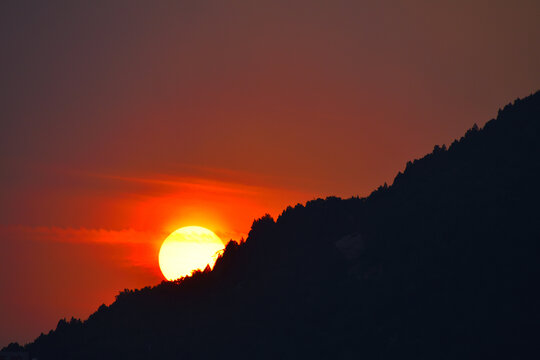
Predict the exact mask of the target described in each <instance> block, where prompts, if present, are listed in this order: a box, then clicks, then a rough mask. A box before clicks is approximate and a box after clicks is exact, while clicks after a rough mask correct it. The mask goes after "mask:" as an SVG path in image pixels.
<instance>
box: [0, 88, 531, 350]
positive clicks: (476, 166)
mask: <svg viewBox="0 0 540 360" xmlns="http://www.w3.org/2000/svg"><path fill="white" fill-rule="evenodd" d="M539 159H540V92H537V93H535V94H533V95H531V96H529V97H527V98H525V99H518V100H516V101H515V102H514V103H513V104H509V105H507V106H505V107H504V109H502V110H499V113H498V116H497V118H496V119H493V120H491V121H489V122H487V123H486V124H485V126H484V127H483V128H481V129H480V128H478V127H477V126H476V125H475V126H474V127H473V128H471V129H470V130H468V131H467V132H466V134H465V135H464V136H463V137H462V138H461V139H460V140H457V141H454V142H453V143H452V144H451V145H450V146H449V147H448V149H447V148H446V147H445V146H435V148H434V149H433V152H432V153H430V154H428V155H426V156H425V157H423V158H421V159H418V160H415V161H412V162H409V163H407V165H406V167H405V169H404V171H403V172H400V173H398V175H397V176H396V177H395V179H394V182H393V184H392V185H391V186H387V185H386V184H385V185H383V186H381V187H379V188H378V189H377V190H375V191H374V192H373V193H372V194H371V195H370V196H368V197H367V198H350V199H345V200H342V199H339V198H337V197H329V198H326V199H317V200H313V201H309V202H308V203H306V204H305V205H301V204H298V205H296V206H295V207H288V208H287V209H286V210H284V211H283V213H282V214H281V215H280V216H279V217H278V218H277V219H276V220H274V219H273V218H272V217H270V216H269V215H266V216H264V217H262V218H260V219H258V220H256V221H254V222H253V225H252V228H251V230H250V232H249V236H248V238H247V239H246V241H245V242H243V243H241V244H237V243H235V242H230V243H229V244H228V245H227V247H226V250H225V252H224V254H223V255H222V256H221V257H220V258H219V259H218V261H217V262H216V265H215V267H214V269H213V271H209V269H207V270H206V271H204V272H197V273H195V274H194V275H193V276H192V277H189V278H185V279H182V280H179V281H175V282H165V281H164V282H162V283H161V284H159V285H157V286H155V287H146V288H143V289H139V290H125V291H123V292H121V293H120V294H119V295H117V297H116V301H115V302H114V303H113V304H111V305H110V306H105V305H102V306H101V307H100V308H99V309H98V310H97V311H96V312H95V313H93V314H92V315H91V316H90V317H89V318H88V319H87V320H86V321H80V320H77V319H71V320H69V321H66V320H60V321H59V323H58V326H57V327H56V330H53V331H51V332H49V333H48V334H42V335H41V336H39V337H38V338H37V339H36V340H35V341H34V342H32V343H30V344H27V345H25V346H24V347H21V346H19V345H18V344H11V345H10V346H9V347H7V348H6V349H7V350H9V351H17V350H24V351H26V352H29V353H30V356H31V358H37V359H39V360H42V359H98V358H99V359H207V358H235V359H244V358H245V359H292V358H308V359H309V358H311V359H313V358H324V359H335V358H338V359H357V358H365V359H402V358H414V359H419V358H422V359H459V358H475V359H477V358H504V359H509V358H537V356H539V355H540V354H539V352H538V350H539V349H538V347H539V345H538V344H540V341H539V339H540V306H539V304H540V297H539V294H540V291H539V289H538V288H539V284H540V281H539V280H540V217H539V215H540V211H539V206H540V201H539V200H540V199H539V197H540V196H539V195H540V191H539V187H540V177H539V176H540V160H539Z"/></svg>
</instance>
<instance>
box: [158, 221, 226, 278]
mask: <svg viewBox="0 0 540 360" xmlns="http://www.w3.org/2000/svg"><path fill="white" fill-rule="evenodd" d="M224 248H225V246H224V245H223V242H222V241H221V239H220V238H219V237H218V236H217V235H216V234H214V233H213V232H212V231H210V230H208V229H206V228H203V227H200V226H186V227H183V228H180V229H178V230H176V231H174V232H173V233H171V234H170V235H169V236H168V237H167V238H166V239H165V241H163V244H162V245H161V249H160V250H159V267H160V268H161V272H162V273H163V276H165V278H166V279H167V280H176V279H179V278H182V277H184V276H188V275H191V273H192V272H193V271H195V270H204V268H206V266H207V265H209V266H210V267H211V268H212V267H214V264H215V263H216V260H217V257H218V255H219V254H220V253H221V251H222V250H223V249H224Z"/></svg>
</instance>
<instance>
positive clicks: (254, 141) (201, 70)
mask: <svg viewBox="0 0 540 360" xmlns="http://www.w3.org/2000/svg"><path fill="white" fill-rule="evenodd" d="M539 18H540V3H539V2H538V1H493V0H492V1H472V0H469V1H428V0H426V1H411V0H408V1H335V0H333V1H268V2H266V1H247V0H246V1H160V2H150V1H115V2H110V1H89V2H72V1H64V2H56V1H47V2H37V1H36V2H27V1H3V2H1V4H0V44H1V56H0V66H1V87H0V91H1V96H0V121H1V125H0V126H1V127H0V161H1V163H0V165H1V167H2V171H1V173H0V176H1V177H0V319H2V320H1V321H0V347H2V346H4V345H6V344H7V343H8V342H10V341H19V342H21V343H25V342H27V341H30V340H32V339H33V338H35V337H36V336H37V335H39V333H40V332H48V331H49V330H50V329H51V328H53V327H55V326H56V323H57V321H58V319H59V318H61V317H68V318H69V317H71V316H75V317H82V318H86V317H87V316H88V315H89V314H90V313H92V312H93V311H95V310H96V309H97V307H98V306H99V305H100V304H102V303H106V304H109V303H111V302H112V301H113V300H114V295H115V294H116V293H117V292H118V291H119V290H122V289H124V288H136V287H143V286H147V285H155V284H157V283H159V282H160V281H161V280H163V277H162V275H161V273H160V271H159V268H158V265H157V252H158V249H159V245H160V243H161V241H162V240H163V239H164V238H165V237H166V235H167V234H168V233H170V232H171V231H173V230H175V229H176V228H178V227H180V226H183V225H200V226H205V227H208V228H210V229H212V230H213V231H215V232H216V233H217V234H218V235H219V236H220V237H221V238H222V239H223V240H228V239H235V240H238V239H240V238H241V237H245V236H246V233H247V232H248V231H249V227H250V225H251V222H252V220H253V219H254V218H256V217H260V216H262V215H264V214H265V213H267V212H268V213H270V214H272V215H274V216H275V215H277V214H279V213H280V211H281V210H282V209H283V208H284V207H286V206H287V205H289V204H292V205H294V204H295V203H297V202H305V201H307V200H310V199H313V198H317V197H324V196H328V195H337V196H343V197H349V196H352V195H360V196H364V195H368V194H369V193H370V192H371V191H372V190H373V189H374V188H376V187H377V186H378V185H380V184H382V183H384V182H388V183H391V182H392V180H393V177H394V176H395V174H396V173H397V172H398V171H399V170H402V169H403V168H404V165H405V163H406V161H408V160H411V159H413V158H417V157H420V156H422V155H424V154H425V153H427V152H429V151H431V150H432V148H433V146H434V145H435V144H443V143H446V144H449V143H450V142H451V141H452V140H453V139H454V138H457V137H460V136H461V135H462V134H463V133H464V132H465V130H467V129H468V128H470V127H471V126H472V125H473V124H474V123H477V124H478V125H482V124H484V123H485V122H486V121H488V120H489V119H491V118H493V117H495V116H496V113H497V109H498V108H499V107H502V106H504V105H505V104H506V103H508V102H510V101H512V100H514V99H515V98H516V97H524V96H526V95H528V94H530V93H531V92H533V91H535V90H538V87H539V84H540V66H538V65H539V64H540V46H539V44H540V26H539V25H538V19H539Z"/></svg>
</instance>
